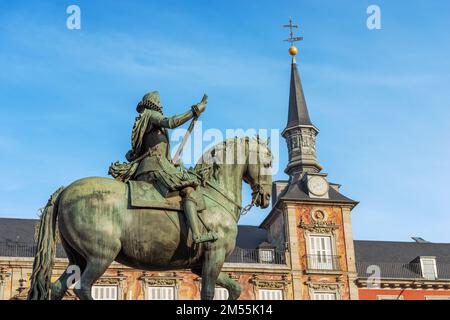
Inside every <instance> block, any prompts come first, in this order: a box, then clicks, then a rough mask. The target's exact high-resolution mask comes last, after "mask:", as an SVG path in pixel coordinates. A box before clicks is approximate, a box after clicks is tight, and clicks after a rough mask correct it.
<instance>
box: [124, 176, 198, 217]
mask: <svg viewBox="0 0 450 320" xmlns="http://www.w3.org/2000/svg"><path fill="white" fill-rule="evenodd" d="M128 189H129V194H130V203H131V206H132V207H135V208H152V209H164V210H173V211H183V199H182V198H181V196H180V195H179V193H175V194H174V195H172V196H169V197H167V198H164V196H163V195H161V193H160V192H159V191H158V189H157V188H155V186H154V185H153V184H152V183H149V182H146V181H134V180H130V181H128ZM193 197H194V199H195V201H196V202H197V210H198V211H203V210H205V209H206V206H205V200H204V199H203V195H202V194H201V191H198V192H194V195H193Z"/></svg>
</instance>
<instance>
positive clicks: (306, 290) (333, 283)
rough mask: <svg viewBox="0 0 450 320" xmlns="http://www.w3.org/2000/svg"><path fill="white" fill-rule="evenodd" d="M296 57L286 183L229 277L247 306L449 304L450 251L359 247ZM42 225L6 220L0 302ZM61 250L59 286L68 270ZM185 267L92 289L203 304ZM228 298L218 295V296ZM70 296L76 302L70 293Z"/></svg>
mask: <svg viewBox="0 0 450 320" xmlns="http://www.w3.org/2000/svg"><path fill="white" fill-rule="evenodd" d="M318 133H319V130H318V128H316V127H315V126H314V125H313V123H312V121H311V119H310V116H309V111H308V108H307V105H306V100H305V96H304V93H303V88H302V84H301V80H300V75H299V72H298V67H297V63H296V61H295V58H294V57H293V58H292V63H291V81H290V93H289V105H288V121H287V125H286V128H285V129H284V131H283V137H284V138H285V139H286V142H287V146H288V152H289V162H288V164H287V166H286V170H285V172H286V174H287V175H288V177H289V179H288V180H286V181H275V182H274V183H273V190H272V209H271V211H270V213H269V214H268V215H267V217H266V218H265V219H264V221H263V222H262V224H261V225H260V226H239V233H238V238H237V242H236V249H235V250H234V252H233V253H232V255H231V256H230V257H228V259H227V261H226V263H225V265H224V267H223V271H224V272H226V273H227V274H229V275H230V276H231V277H232V278H233V279H235V280H237V281H238V282H239V283H240V285H241V288H242V294H241V299H246V300H253V299H259V300H282V299H286V300H292V299H295V300H357V299H448V298H449V297H450V287H449V286H450V272H449V270H450V268H449V266H450V244H430V243H419V242H399V243H394V242H379V241H354V240H353V236H352V224H351V212H352V209H353V208H354V207H355V206H356V205H357V202H356V201H354V200H352V199H350V198H348V197H346V196H344V195H343V194H342V193H341V190H340V185H339V184H336V183H331V182H329V181H328V180H327V174H326V173H324V172H323V171H322V170H323V168H322V166H321V165H320V163H319V161H318V158H317V152H316V137H317V135H318ZM37 223H38V221H37V220H30V219H7V218H0V300H7V299H26V296H27V292H28V288H29V285H30V283H29V279H30V275H31V272H32V265H33V258H34V253H35V250H36V237H35V234H36V231H35V230H36V225H37ZM67 263H68V260H67V259H66V258H65V253H64V252H63V250H62V247H61V246H60V245H59V246H58V248H57V259H56V262H55V266H54V269H53V275H52V278H53V281H54V280H56V279H57V278H58V277H59V275H60V274H61V272H63V271H64V270H65V268H66V266H67ZM200 287H201V281H200V279H199V277H198V276H196V275H193V274H192V273H190V271H188V270H181V271H180V270H177V271H167V272H146V271H142V270H136V269H131V268H128V267H126V266H123V265H120V264H118V263H113V264H112V265H111V267H110V268H109V269H108V270H107V271H106V273H105V274H104V275H103V276H102V277H101V279H100V280H99V281H97V283H96V284H95V286H94V287H93V290H92V293H93V296H94V298H95V299H97V300H152V299H153V300H157V299H185V300H192V299H200V289H201V288H200ZM227 297H228V292H227V291H226V290H225V289H223V288H220V287H217V288H216V294H215V299H226V298H227ZM65 298H66V299H75V296H74V294H73V292H72V291H71V290H69V291H68V293H67V294H66V297H65Z"/></svg>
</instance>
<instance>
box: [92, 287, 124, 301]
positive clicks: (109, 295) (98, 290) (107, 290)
mask: <svg viewBox="0 0 450 320" xmlns="http://www.w3.org/2000/svg"><path fill="white" fill-rule="evenodd" d="M91 294H92V298H94V300H117V299H118V287H117V286H92V291H91Z"/></svg>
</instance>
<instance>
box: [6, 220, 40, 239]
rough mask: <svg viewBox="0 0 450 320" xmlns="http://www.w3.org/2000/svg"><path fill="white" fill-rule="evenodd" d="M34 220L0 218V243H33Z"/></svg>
mask: <svg viewBox="0 0 450 320" xmlns="http://www.w3.org/2000/svg"><path fill="white" fill-rule="evenodd" d="M36 222H37V220H36V219H14V218H0V242H25V243H30V242H31V243H32V242H34V228H35V225H36Z"/></svg>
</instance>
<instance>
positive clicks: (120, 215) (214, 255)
mask: <svg viewBox="0 0 450 320" xmlns="http://www.w3.org/2000/svg"><path fill="white" fill-rule="evenodd" d="M205 105H206V98H204V99H202V102H200V103H198V104H196V105H194V106H193V107H192V108H191V110H190V111H188V112H186V113H184V114H182V115H179V116H174V117H169V118H167V117H165V116H164V115H163V114H162V109H161V106H160V103H159V95H158V94H157V93H156V92H152V93H149V94H147V95H145V96H144V98H143V99H142V101H141V102H140V103H139V104H138V112H139V113H140V116H139V117H138V118H137V120H136V122H135V126H134V128H133V134H132V149H131V150H130V151H129V152H128V153H127V160H128V161H129V163H118V162H116V163H114V164H113V165H111V167H110V174H112V175H113V176H114V177H115V179H109V178H101V177H90V178H84V179H80V180H77V181H75V182H73V183H72V184H70V185H69V186H68V187H65V188H60V189H58V190H57V191H56V192H55V193H54V194H53V195H52V196H51V197H50V199H49V201H48V203H47V205H46V207H45V208H44V210H43V212H42V215H41V220H40V226H39V235H38V246H37V252H36V256H35V260H34V265H33V273H32V275H31V287H30V291H29V295H28V299H30V300H47V299H55V300H58V299H62V297H63V296H64V294H65V292H66V291H67V289H68V286H69V285H70V284H69V283H68V280H70V279H71V278H72V277H73V275H72V273H71V272H70V270H71V269H72V268H70V269H69V270H66V271H65V272H64V273H63V274H62V275H61V276H60V277H59V279H58V280H57V281H56V282H55V283H53V284H51V273H52V267H53V262H54V257H55V251H56V234H57V230H59V238H60V240H61V244H62V246H63V248H64V250H65V252H66V254H67V257H68V259H69V266H68V268H69V267H70V266H73V265H76V266H78V267H79V268H80V271H81V278H80V279H79V283H78V285H79V286H77V287H76V288H75V289H74V292H75V294H76V295H77V297H78V298H80V299H82V300H92V295H91V288H92V285H94V284H95V282H96V281H97V280H98V279H99V278H100V277H101V276H102V275H103V273H104V272H105V271H106V270H107V269H108V267H109V265H110V264H111V263H112V262H113V261H117V262H119V263H121V264H123V265H126V266H129V267H131V268H136V269H143V270H148V271H159V270H176V269H190V270H192V272H194V273H195V274H198V275H199V276H201V277H202V287H201V298H202V299H205V300H211V299H213V298H214V288H215V286H216V284H217V285H220V286H222V287H224V288H226V289H227V290H228V291H229V299H230V300H234V299H237V298H239V296H240V286H239V284H238V283H237V282H236V281H234V280H233V279H231V278H230V277H228V275H226V274H225V273H223V272H221V269H222V265H223V263H224V261H225V259H226V257H227V256H228V255H230V254H231V252H232V251H233V250H234V247H235V242H236V236H237V223H238V220H239V217H240V215H241V212H242V211H243V207H242V195H241V192H242V182H246V183H248V184H250V186H251V188H252V204H254V205H257V206H260V207H262V208H266V207H268V206H269V200H270V190H271V183H272V176H271V167H272V154H271V151H270V149H269V147H268V146H267V144H266V142H263V141H261V140H260V139H259V138H249V137H245V138H237V137H236V138H234V139H228V140H226V141H224V142H222V143H218V144H217V145H215V146H213V147H212V148H211V149H209V150H207V151H206V152H205V153H204V154H203V156H202V157H201V159H200V160H199V162H198V163H197V165H196V166H195V168H193V169H191V170H189V171H188V170H186V169H184V168H182V166H181V165H178V166H176V165H175V164H173V163H172V161H171V159H170V153H169V152H170V150H169V149H170V147H169V139H168V134H167V129H168V128H175V127H178V126H180V125H182V124H184V123H185V122H187V121H188V120H190V119H192V118H196V117H198V116H199V115H200V114H201V113H202V112H203V111H204V110H205ZM183 212H185V214H184V213H183Z"/></svg>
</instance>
